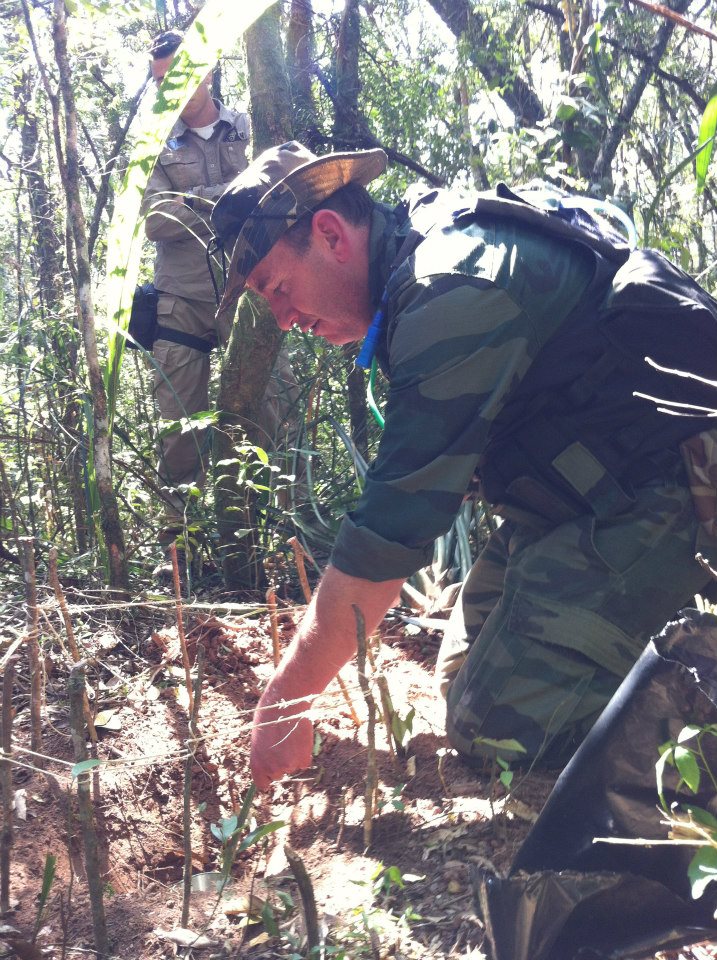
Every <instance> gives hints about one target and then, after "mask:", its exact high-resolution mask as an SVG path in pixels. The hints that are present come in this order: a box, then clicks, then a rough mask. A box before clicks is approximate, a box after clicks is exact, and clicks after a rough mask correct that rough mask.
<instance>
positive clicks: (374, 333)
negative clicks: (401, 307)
mask: <svg viewBox="0 0 717 960" xmlns="http://www.w3.org/2000/svg"><path fill="white" fill-rule="evenodd" d="M387 303H388V284H386V289H385V290H384V291H383V296H382V297H381V302H380V304H379V305H378V310H377V311H376V313H375V314H374V315H373V320H372V321H371V326H370V327H369V328H368V330H367V331H366V336H365V337H364V340H363V343H362V344H361V349H360V350H359V355H358V357H356V366H357V367H361V368H362V369H364V370H369V369H370V371H371V372H370V373H369V377H368V386H367V387H366V400H367V402H368V408H369V410H370V411H371V413H372V414H373V418H374V420H375V421H376V423H377V424H378V425H379V427H381V429H382V430H383V427H384V423H385V420H384V418H383V415H382V414H381V411H380V410H379V409H378V405H377V403H376V398H375V396H374V392H373V391H374V386H375V383H376V369H377V367H378V364H377V362H376V347H377V346H378V340H379V337H380V336H381V334H382V333H383V327H384V319H385V317H384V311H385V309H386V304H387Z"/></svg>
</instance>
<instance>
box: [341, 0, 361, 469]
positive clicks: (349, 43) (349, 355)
mask: <svg viewBox="0 0 717 960" xmlns="http://www.w3.org/2000/svg"><path fill="white" fill-rule="evenodd" d="M360 43H361V17H360V13H359V0H346V5H345V6H344V12H343V15H342V17H341V26H340V28H339V37H338V43H337V45H336V101H335V108H336V113H335V116H334V137H335V139H336V140H337V141H338V142H339V143H342V142H343V143H355V142H357V141H360V140H361V138H362V136H363V134H364V132H365V127H366V124H365V121H364V120H363V119H362V117H361V116H360V114H359V105H358V98H359V93H360V90H361V81H360V79H359V45H360ZM343 356H344V369H345V371H346V386H347V390H348V404H349V420H350V422H351V439H352V440H353V442H354V444H355V445H356V449H357V450H358V452H359V453H360V454H361V456H362V457H363V458H364V460H368V428H367V421H366V383H365V381H364V375H363V371H362V370H361V369H359V368H358V367H357V366H356V365H355V362H354V361H355V360H356V357H357V356H358V348H357V346H356V345H355V344H348V345H347V346H346V347H345V348H344V350H343Z"/></svg>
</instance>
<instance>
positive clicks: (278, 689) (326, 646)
mask: <svg viewBox="0 0 717 960" xmlns="http://www.w3.org/2000/svg"><path fill="white" fill-rule="evenodd" d="M402 583H403V580H390V581H383V582H381V583H373V582H372V581H369V580H360V579H358V578H357V577H350V576H348V575H347V574H345V573H341V571H340V570H337V569H336V568H335V567H328V568H327V570H326V572H325V573H324V576H323V578H322V580H321V583H320V584H319V587H318V589H317V591H316V594H315V595H314V599H313V600H312V601H311V604H310V605H309V608H308V610H307V611H306V614H305V615H304V618H303V620H302V621H301V624H300V625H299V627H298V629H297V632H296V636H295V637H294V639H293V641H292V643H291V646H290V647H289V649H288V650H287V651H286V653H285V654H284V657H283V658H282V661H281V663H280V664H279V667H278V668H277V671H276V673H275V674H274V676H273V677H272V678H271V680H270V681H269V684H268V685H267V687H266V690H265V691H264V693H263V695H262V698H261V700H260V701H259V704H258V705H257V709H256V712H255V714H254V731H253V736H252V758H251V765H252V774H253V776H254V779H255V781H256V783H257V785H258V786H259V787H260V788H262V789H264V788H265V787H267V786H268V785H269V783H270V782H271V780H277V779H279V778H280V777H281V776H283V775H284V774H285V773H291V772H292V771H293V770H298V769H301V768H302V767H305V766H308V765H309V764H310V762H311V749H310V745H311V734H310V730H311V725H310V724H309V722H308V720H306V719H305V718H304V719H303V720H298V719H296V718H297V715H300V714H302V713H303V712H304V711H305V710H306V709H308V708H309V707H310V705H311V698H312V697H314V696H315V695H316V694H319V693H321V692H322V691H323V690H324V689H325V688H326V687H327V686H328V684H329V683H330V682H331V680H333V679H334V677H335V676H336V675H337V673H338V672H339V670H340V669H341V668H342V667H343V666H344V664H346V663H347V662H348V661H349V660H350V659H351V658H352V657H353V655H354V654H355V653H356V648H357V639H356V636H357V635H356V617H355V614H354V610H353V606H354V605H355V606H357V607H358V608H359V609H360V610H361V613H362V614H363V617H364V621H365V629H366V636H367V637H368V636H369V635H370V634H371V633H372V632H373V631H374V630H375V629H376V627H377V626H378V624H379V623H380V622H381V620H382V618H383V616H384V614H385V613H386V611H387V610H388V608H389V607H390V606H391V604H392V603H393V602H394V601H395V599H396V597H397V596H398V592H399V590H400V589H401V584H402ZM292 717H293V718H294V719H293V720H287V719H286V718H292Z"/></svg>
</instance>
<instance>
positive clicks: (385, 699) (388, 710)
mask: <svg viewBox="0 0 717 960" xmlns="http://www.w3.org/2000/svg"><path fill="white" fill-rule="evenodd" d="M366 656H367V657H368V660H369V663H370V664H371V669H372V670H373V679H374V680H375V682H376V686H377V687H378V692H379V693H380V694H381V714H382V719H383V725H384V727H385V728H386V740H387V742H388V750H389V753H390V754H391V759H392V760H395V759H396V751H395V750H394V747H393V742H394V736H393V712H394V711H393V700H392V699H391V694H390V692H389V689H388V680H387V679H386V677H385V676H384V674H382V673H379V672H378V668H377V667H376V660H375V658H374V655H373V651H372V650H371V644H370V642H369V643H367V644H366ZM396 747H397V748H398V749H400V744H399V743H398V741H396Z"/></svg>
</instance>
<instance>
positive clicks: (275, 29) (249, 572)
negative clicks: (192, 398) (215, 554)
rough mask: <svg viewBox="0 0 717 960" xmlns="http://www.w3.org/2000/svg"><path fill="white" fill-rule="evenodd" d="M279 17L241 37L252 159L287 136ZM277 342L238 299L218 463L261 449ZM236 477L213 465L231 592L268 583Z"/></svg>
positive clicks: (268, 318)
mask: <svg viewBox="0 0 717 960" xmlns="http://www.w3.org/2000/svg"><path fill="white" fill-rule="evenodd" d="M279 13H280V10H279V5H278V4H277V5H276V6H273V7H271V8H270V9H269V10H268V11H267V12H266V13H265V14H264V15H263V16H261V17H260V18H259V19H258V20H257V21H256V22H255V23H254V25H253V26H252V27H251V28H250V29H249V30H248V31H247V34H246V50H247V64H248V67H249V86H250V90H251V115H252V125H253V133H254V151H255V154H256V153H260V152H261V151H262V150H265V149H267V148H268V147H270V146H273V145H274V144H277V143H283V142H285V141H286V140H290V139H291V135H292V118H291V92H290V89H289V78H288V75H287V72H286V66H285V63H284V55H283V51H282V47H281V34H280V32H279ZM282 337H283V334H282V332H281V330H280V329H279V327H278V326H277V323H276V320H275V319H274V316H273V314H272V313H271V311H270V310H269V309H268V307H267V306H266V305H265V304H264V302H263V301H259V300H256V299H253V300H250V299H249V297H248V296H245V297H243V298H242V300H241V301H240V306H239V311H238V315H237V319H236V321H235V323H234V327H233V330H232V334H231V336H230V338H229V343H228V344H227V349H226V353H225V356H224V363H223V366H222V371H221V377H220V385H219V396H218V399H217V406H218V408H219V410H221V411H222V416H221V420H220V423H219V428H218V429H217V430H215V431H214V451H213V452H214V463H215V464H217V463H219V462H221V461H232V460H236V459H237V457H236V448H237V447H238V446H240V445H242V444H244V443H248V444H255V445H256V446H259V447H264V446H265V445H266V438H265V437H264V435H263V434H261V433H260V432H259V430H258V429H257V426H256V424H257V421H258V420H260V419H261V418H260V416H259V414H260V411H261V406H262V402H263V397H264V391H265V389H266V386H267V384H268V382H269V377H270V376H271V371H272V369H273V367H274V363H275V361H276V358H277V356H278V353H279V348H280V346H281V341H282ZM245 456H246V455H245ZM249 456H251V454H249ZM239 459H241V458H239ZM241 471H242V464H241V463H236V462H234V463H228V464H224V465H222V466H221V467H216V466H215V478H216V479H215V498H216V512H217V525H218V528H219V538H220V545H221V546H220V549H221V552H222V566H223V572H224V581H225V583H226V586H227V588H228V589H230V590H238V589H247V588H249V589H256V588H262V587H263V586H264V583H265V575H264V570H263V562H262V560H263V558H262V556H261V550H260V531H259V530H258V527H257V497H256V492H255V491H254V490H252V489H251V488H250V487H249V486H247V485H246V484H245V483H243V482H242V481H241V478H240V474H241ZM237 534H239V535H238V536H237Z"/></svg>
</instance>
